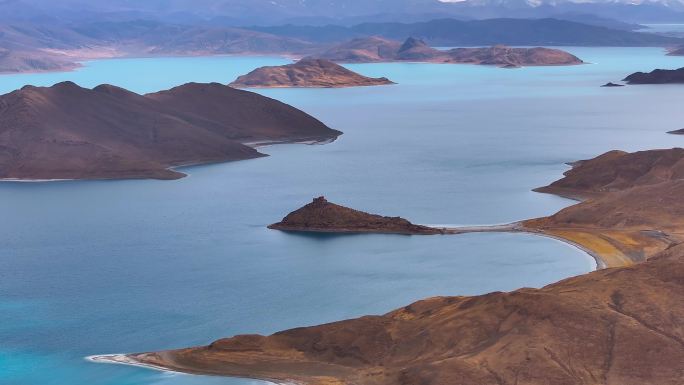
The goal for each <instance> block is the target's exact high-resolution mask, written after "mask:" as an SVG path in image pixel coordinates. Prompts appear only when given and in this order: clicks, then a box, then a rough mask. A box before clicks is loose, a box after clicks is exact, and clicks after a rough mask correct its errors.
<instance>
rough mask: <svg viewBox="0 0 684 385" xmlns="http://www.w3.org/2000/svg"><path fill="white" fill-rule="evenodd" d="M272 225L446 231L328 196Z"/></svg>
mask: <svg viewBox="0 0 684 385" xmlns="http://www.w3.org/2000/svg"><path fill="white" fill-rule="evenodd" d="M268 228H270V229H275V230H285V231H313V232H331V233H333V232H334V233H367V232H371V233H395V234H441V233H443V232H442V231H441V230H439V229H435V228H431V227H427V226H420V225H414V224H413V223H411V222H409V221H407V220H406V219H403V218H400V217H383V216H380V215H375V214H368V213H365V212H363V211H358V210H354V209H350V208H347V207H344V206H340V205H336V204H334V203H330V202H328V201H327V200H326V199H325V198H324V197H318V198H315V199H314V200H313V202H311V203H309V204H307V205H305V206H304V207H302V208H300V209H298V210H295V211H293V212H291V213H290V214H288V215H287V216H286V217H285V218H283V220H282V221H280V222H278V223H274V224H272V225H270V226H268Z"/></svg>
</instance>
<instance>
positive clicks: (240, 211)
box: [0, 48, 684, 385]
mask: <svg viewBox="0 0 684 385" xmlns="http://www.w3.org/2000/svg"><path fill="white" fill-rule="evenodd" d="M569 50H570V51H572V52H573V53H575V54H577V55H578V56H580V57H581V58H582V59H584V60H585V61H588V62H591V63H594V64H591V65H581V66H573V67H545V68H523V69H516V70H504V69H498V68H491V67H481V66H469V65H439V64H363V65H351V66H349V67H350V68H353V69H355V70H358V71H360V72H362V73H364V74H366V75H373V76H387V77H389V78H390V79H392V80H394V81H396V82H398V83H399V84H398V85H396V86H386V87H374V88H354V89H334V90H311V89H302V90H298V89H289V90H287V89H279V90H262V91H259V92H261V93H263V94H266V95H268V96H272V97H275V98H278V99H280V100H283V101H286V102H288V103H291V104H293V105H295V106H297V107H300V108H302V109H304V110H305V111H307V112H309V113H312V114H313V115H315V116H316V117H318V118H320V119H321V120H323V121H324V122H326V123H327V124H328V125H330V126H331V127H333V128H336V129H339V130H342V131H344V132H345V135H343V136H342V137H341V138H340V139H339V140H338V141H336V142H335V143H332V144H329V145H324V146H305V145H280V146H271V147H266V148H262V151H263V152H265V153H268V154H270V155H272V156H271V157H268V158H261V159H255V160H250V161H243V162H236V163H226V164H219V165H211V166H202V167H192V168H188V169H185V170H186V171H187V172H188V173H190V177H188V178H185V179H182V180H179V181H106V182H102V181H100V182H56V183H2V184H0V212H1V213H2V214H3V220H2V221H0V245H2V246H1V249H0V384H3V385H5V384H7V385H35V384H41V385H52V384H55V385H77V384H84V385H86V384H93V385H134V384H164V385H206V384H211V385H213V384H231V385H245V384H250V383H252V382H255V381H251V380H244V379H228V378H218V377H201V376H186V375H173V374H167V373H160V372H156V371H151V370H146V369H141V368H132V367H124V366H114V365H105V364H94V363H90V362H86V361H85V360H84V359H83V357H84V356H87V355H92V354H103V353H120V352H135V351H143V350H157V349H167V348H173V347H182V346H188V345H194V344H205V343H208V342H210V341H212V340H213V339H216V338H219V337H223V336H229V335H233V334H236V333H254V332H257V333H272V332H274V331H277V330H281V329H285V328H290V327H295V326H302V325H312V324H317V323H322V322H328V321H333V320H338V319H344V318H349V317H355V316H359V315H363V314H369V313H374V314H378V313H384V312H386V311H389V310H392V309H393V308H396V307H399V306H403V305H406V304H408V303H410V302H411V301H414V300H418V299H421V298H424V297H428V296H434V295H457V294H466V295H467V294H481V293H486V292H490V291H494V290H512V289H515V288H519V287H523V286H528V287H539V286H543V285H545V284H548V283H551V282H554V281H557V280H559V279H562V278H565V277H568V276H572V275H576V274H581V273H584V272H587V271H589V270H590V269H592V268H593V266H594V265H593V261H591V259H590V258H589V257H588V256H586V255H585V254H583V253H581V252H580V251H578V250H576V249H574V248H572V247H570V246H567V245H565V244H562V243H559V242H557V241H554V240H551V239H545V238H537V237H533V236H530V235H519V234H468V235H462V236H431V237H420V236H394V235H353V236H335V235H301V234H300V235H297V234H286V233H281V232H278V231H271V230H268V229H266V228H265V225H267V224H269V223H272V222H275V221H278V220H279V219H280V218H281V217H282V216H284V215H285V214H286V213H287V212H289V211H291V210H293V209H295V208H297V207H299V206H301V205H302V204H304V203H307V202H308V201H309V200H310V199H311V198H312V197H314V196H317V195H325V196H327V197H328V198H329V199H330V200H332V201H334V202H338V203H341V204H345V205H349V206H351V207H355V208H359V209H363V210H368V211H372V212H378V213H382V214H386V215H402V216H404V217H406V218H409V219H411V220H412V221H414V222H418V223H426V224H487V223H503V222H509V221H513V220H518V219H523V218H529V217H534V216H541V215H546V214H550V213H553V212H555V211H557V210H558V209H560V208H562V207H564V206H566V205H568V204H570V203H571V202H570V201H567V200H564V199H561V198H557V197H554V196H550V195H543V194H536V193H533V192H531V191H530V190H531V189H532V188H534V187H537V186H540V185H544V184H547V183H549V182H550V181H552V180H555V179H557V178H558V177H559V176H560V174H561V173H562V172H563V171H564V170H565V169H566V166H564V164H563V163H564V162H568V161H572V160H576V159H582V158H588V157H591V156H594V155H597V154H599V153H601V152H604V151H607V150H610V149H615V148H619V149H624V150H638V149H646V148H657V147H672V146H681V145H682V144H683V141H684V138H682V137H679V136H673V135H667V134H665V132H666V131H669V130H672V129H677V128H681V127H682V126H681V124H682V122H684V111H682V109H681V108H680V107H679V105H680V104H681V103H680V100H681V95H682V93H683V91H684V88H682V87H680V86H631V87H623V88H608V89H607V88H600V87H598V86H599V85H601V84H603V83H605V82H607V81H616V80H619V79H621V78H622V77H624V76H625V75H627V74H629V73H631V72H634V71H637V70H650V69H653V68H655V67H656V66H658V67H666V68H678V67H681V66H682V65H683V64H684V58H677V57H667V56H664V55H663V52H662V50H660V49H654V48H569ZM285 62H286V60H284V59H280V58H267V57H260V58H250V57H218V58H171V59H120V60H107V61H98V62H92V63H88V64H87V65H86V67H85V68H83V69H81V70H79V71H76V72H71V73H61V74H31V75H13V76H0V91H2V92H6V91H9V90H12V89H14V88H16V87H18V86H21V85H23V84H26V83H32V84H42V85H49V84H52V83H54V82H57V81H60V80H66V79H69V80H74V81H76V82H78V83H80V84H82V85H84V86H95V85H97V84H99V83H103V82H108V83H113V84H116V85H120V86H124V87H127V88H130V89H132V90H134V91H136V92H141V93H142V92H151V91H156V90H159V89H163V88H168V87H171V86H174V85H178V84H181V83H184V82H187V81H220V82H224V83H227V82H229V81H231V80H232V79H234V78H235V77H236V76H237V75H239V74H242V73H245V72H247V71H248V70H250V69H252V68H254V67H256V66H261V65H266V64H279V63H285Z"/></svg>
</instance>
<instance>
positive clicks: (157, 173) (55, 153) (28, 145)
mask: <svg viewBox="0 0 684 385" xmlns="http://www.w3.org/2000/svg"><path fill="white" fill-rule="evenodd" d="M184 98H185V99H187V100H184ZM202 104H204V105H206V106H217V105H221V108H222V109H223V110H222V111H221V112H216V113H213V114H212V113H209V112H207V111H204V110H202V108H201V107H200V106H201V105H202ZM246 104H248V105H250V106H251V107H250V109H246V110H245V109H241V108H240V106H242V105H246ZM237 110H239V113H237V112H236V113H235V114H234V115H233V117H234V119H231V118H230V117H231V111H237ZM278 119H279V120H278ZM275 120H278V121H279V123H278V124H271V125H267V124H266V123H270V122H273V121H275ZM303 132H306V133H307V135H306V136H305V137H304V136H301V134H302V133H303ZM313 133H315V135H316V137H317V138H327V139H333V138H335V137H336V136H337V135H339V132H337V131H334V130H330V129H329V128H327V127H325V126H324V125H323V124H322V123H320V122H319V121H318V120H316V119H314V118H312V117H311V116H308V115H306V114H304V113H303V112H301V111H298V110H296V109H294V108H292V107H290V106H287V105H285V104H283V103H280V102H277V101H275V100H272V99H268V98H265V97H262V96H259V95H256V94H253V93H249V92H246V91H240V90H235V89H232V88H230V87H227V86H222V85H219V84H209V85H199V84H186V85H184V86H180V87H177V88H175V89H173V90H171V91H168V92H167V93H159V94H152V95H150V96H142V95H138V94H135V93H133V92H130V91H127V90H124V89H122V88H118V87H114V86H110V85H101V86H98V87H96V88H94V89H86V88H82V87H79V86H77V85H76V84H74V83H71V82H64V83H59V84H56V85H54V86H52V87H33V86H26V87H24V88H22V89H21V90H17V91H14V92H11V93H9V94H6V95H2V96H0V178H2V179H112V178H158V179H177V178H180V177H183V176H184V174H182V173H179V172H176V171H173V170H169V169H168V168H169V167H173V166H179V165H185V164H198V163H210V162H222V161H230V160H240V159H249V158H255V157H259V156H263V154H260V153H258V152H257V151H256V150H254V149H253V148H251V147H248V146H245V145H243V144H241V143H240V142H238V141H236V140H235V139H245V140H252V139H260V140H261V139H273V140H279V141H280V140H284V139H286V138H291V139H293V140H299V139H302V138H306V139H308V138H310V135H312V134H313Z"/></svg>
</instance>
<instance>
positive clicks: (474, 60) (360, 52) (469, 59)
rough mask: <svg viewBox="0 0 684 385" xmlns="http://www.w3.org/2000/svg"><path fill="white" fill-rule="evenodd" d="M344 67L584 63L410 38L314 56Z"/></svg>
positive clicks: (555, 53)
mask: <svg viewBox="0 0 684 385" xmlns="http://www.w3.org/2000/svg"><path fill="white" fill-rule="evenodd" d="M315 56H316V57H320V58H323V59H328V60H331V61H336V62H342V63H373V62H397V61H408V62H425V63H453V64H481V65H493V66H499V67H507V68H511V67H522V66H552V65H575V64H582V63H584V62H583V61H582V60H581V59H579V58H578V57H576V56H574V55H572V54H570V53H568V52H565V51H562V50H559V49H550V48H542V47H536V48H511V47H507V46H503V45H497V46H492V47H485V48H454V49H450V50H438V49H435V48H432V47H430V46H428V45H427V44H426V43H425V42H424V41H423V40H420V39H416V38H413V37H411V38H408V39H406V41H404V42H403V43H400V42H397V41H393V40H387V39H382V38H379V37H369V38H358V39H354V40H352V41H349V42H346V43H342V44H340V45H337V46H333V47H331V48H329V49H327V50H325V51H322V52H320V53H318V54H316V55H315Z"/></svg>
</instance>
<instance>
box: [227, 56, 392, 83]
mask: <svg viewBox="0 0 684 385" xmlns="http://www.w3.org/2000/svg"><path fill="white" fill-rule="evenodd" d="M389 84H394V82H392V81H391V80H389V79H387V78H384V77H382V78H371V77H368V76H363V75H361V74H358V73H356V72H354V71H351V70H348V69H346V68H344V67H342V66H341V65H339V64H336V63H333V62H331V61H329V60H325V59H315V58H303V59H301V60H299V61H297V62H296V63H293V64H286V65H282V66H268V67H261V68H257V69H255V70H254V71H252V72H250V73H248V74H247V75H242V76H240V77H238V78H237V79H236V80H235V81H234V82H232V83H231V84H230V86H232V87H237V88H288V87H300V88H342V87H365V86H382V85H389Z"/></svg>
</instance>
